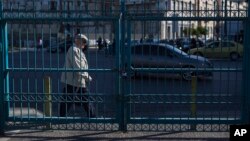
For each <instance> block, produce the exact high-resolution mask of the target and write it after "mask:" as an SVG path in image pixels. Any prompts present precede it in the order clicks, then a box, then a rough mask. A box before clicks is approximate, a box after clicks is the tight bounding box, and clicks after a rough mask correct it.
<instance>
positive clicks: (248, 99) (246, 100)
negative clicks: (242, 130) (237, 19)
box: [241, 1, 250, 124]
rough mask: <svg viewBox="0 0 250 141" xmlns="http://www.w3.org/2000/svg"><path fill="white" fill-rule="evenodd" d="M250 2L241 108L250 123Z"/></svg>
mask: <svg viewBox="0 0 250 141" xmlns="http://www.w3.org/2000/svg"><path fill="white" fill-rule="evenodd" d="M249 4H250V2H249V1H248V9H247V19H246V20H245V21H244V43H243V46H244V54H243V74H242V80H243V94H242V96H241V97H242V102H243V105H242V110H241V118H242V121H243V123H244V124H249V123H250V88H249V83H250V73H249V72H250V66H249V63H250V41H249V38H250V27H249V24H250V13H249V12H250V7H249Z"/></svg>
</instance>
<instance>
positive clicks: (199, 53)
mask: <svg viewBox="0 0 250 141" xmlns="http://www.w3.org/2000/svg"><path fill="white" fill-rule="evenodd" d="M194 55H197V56H203V54H202V53H201V52H195V53H194Z"/></svg>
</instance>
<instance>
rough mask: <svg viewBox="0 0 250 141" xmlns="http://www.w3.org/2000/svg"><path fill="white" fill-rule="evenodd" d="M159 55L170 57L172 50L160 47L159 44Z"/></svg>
mask: <svg viewBox="0 0 250 141" xmlns="http://www.w3.org/2000/svg"><path fill="white" fill-rule="evenodd" d="M159 55H160V56H167V57H170V58H172V57H173V56H174V55H173V53H172V51H170V50H169V49H167V48H164V47H161V46H160V47H159Z"/></svg>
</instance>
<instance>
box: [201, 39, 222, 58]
mask: <svg viewBox="0 0 250 141" xmlns="http://www.w3.org/2000/svg"><path fill="white" fill-rule="evenodd" d="M219 52H220V42H213V43H210V44H208V45H207V46H206V47H205V48H204V50H203V55H204V56H205V57H208V58H216V57H217V56H218V53H219Z"/></svg>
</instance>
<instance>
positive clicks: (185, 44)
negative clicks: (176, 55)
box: [176, 38, 205, 52]
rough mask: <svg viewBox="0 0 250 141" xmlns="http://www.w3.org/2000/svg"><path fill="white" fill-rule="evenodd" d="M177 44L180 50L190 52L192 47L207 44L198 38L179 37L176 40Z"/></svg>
mask: <svg viewBox="0 0 250 141" xmlns="http://www.w3.org/2000/svg"><path fill="white" fill-rule="evenodd" d="M176 45H177V47H178V48H179V49H180V50H182V51H184V52H188V50H190V49H192V48H196V47H203V46H204V45H205V44H204V43H203V41H202V40H200V39H196V38H179V39H177V40H176Z"/></svg>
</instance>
